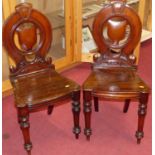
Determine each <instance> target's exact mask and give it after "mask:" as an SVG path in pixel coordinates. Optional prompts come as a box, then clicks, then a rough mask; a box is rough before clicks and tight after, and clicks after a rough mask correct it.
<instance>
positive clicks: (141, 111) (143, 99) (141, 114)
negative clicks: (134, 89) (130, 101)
mask: <svg viewBox="0 0 155 155" xmlns="http://www.w3.org/2000/svg"><path fill="white" fill-rule="evenodd" d="M148 95H149V94H148V93H141V94H140V98H139V108H138V130H137V131H136V138H137V143H138V144H140V142H141V139H142V138H143V137H144V132H143V127H144V120H145V116H146V111H147V103H148Z"/></svg>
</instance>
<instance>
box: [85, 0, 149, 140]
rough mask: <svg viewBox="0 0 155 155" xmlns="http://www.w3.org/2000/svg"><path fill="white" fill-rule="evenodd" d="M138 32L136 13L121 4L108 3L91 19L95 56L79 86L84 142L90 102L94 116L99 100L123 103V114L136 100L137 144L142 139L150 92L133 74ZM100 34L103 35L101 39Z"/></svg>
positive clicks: (139, 23) (88, 137)
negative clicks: (137, 104)
mask: <svg viewBox="0 0 155 155" xmlns="http://www.w3.org/2000/svg"><path fill="white" fill-rule="evenodd" d="M141 29H142V26H141V22H140V19H139V17H138V15H137V13H136V12H135V11H134V10H133V9H132V8H131V7H129V6H128V5H126V4H125V1H121V0H120V1H115V0H114V1H111V3H110V4H109V5H107V6H106V7H104V8H103V9H102V10H101V11H100V12H99V13H98V14H97V15H96V17H95V20H94V23H93V36H94V38H95V41H96V44H97V45H98V48H99V53H98V54H95V55H94V63H93V64H92V72H91V74H90V75H89V77H88V78H87V79H86V81H85V82H84V84H83V100H84V115H85V129H84V133H85V135H86V137H87V139H90V135H91V133H92V129H91V113H92V108H91V107H92V100H93V99H94V108H95V111H96V112H98V111H99V99H100V98H102V99H108V100H109V99H111V100H122V101H124V102H125V105H124V108H123V112H124V113H126V112H127V111H128V108H129V104H130V102H131V100H138V101H139V108H138V109H139V110H138V129H137V131H136V138H137V143H140V142H141V139H142V138H143V136H144V132H143V127H144V118H145V115H146V110H147V100H148V96H149V91H150V90H149V87H148V86H147V84H146V83H145V82H144V81H143V80H142V79H141V78H140V77H139V76H138V74H137V66H136V65H135V62H136V57H135V56H134V54H133V52H134V49H135V47H136V45H137V44H138V42H139V40H140V36H141ZM103 32H106V33H107V35H105V36H104V33H103ZM102 123H103V124H104V122H102ZM116 134H117V133H116Z"/></svg>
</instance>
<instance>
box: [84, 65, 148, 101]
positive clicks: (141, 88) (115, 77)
mask: <svg viewBox="0 0 155 155" xmlns="http://www.w3.org/2000/svg"><path fill="white" fill-rule="evenodd" d="M83 89H84V90H86V91H92V92H93V94H94V95H95V94H96V95H97V96H102V97H105V98H110V97H112V98H114V97H116V98H117V97H119V98H123V97H125V98H127V96H126V95H128V97H138V96H139V93H140V92H149V88H148V86H147V85H146V84H145V83H144V82H143V80H142V79H141V78H140V77H139V76H138V75H137V74H136V73H135V72H134V71H132V70H130V69H129V70H127V69H126V68H125V69H123V68H119V69H116V68H114V69H110V68H109V69H100V70H99V69H98V70H94V71H92V73H91V74H90V75H89V77H88V79H87V80H86V81H85V83H84V84H83ZM123 95H124V96H123Z"/></svg>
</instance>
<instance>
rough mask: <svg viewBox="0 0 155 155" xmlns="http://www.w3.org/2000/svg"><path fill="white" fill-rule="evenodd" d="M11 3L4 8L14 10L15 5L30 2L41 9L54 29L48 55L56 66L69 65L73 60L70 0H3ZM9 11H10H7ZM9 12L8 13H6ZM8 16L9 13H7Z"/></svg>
mask: <svg viewBox="0 0 155 155" xmlns="http://www.w3.org/2000/svg"><path fill="white" fill-rule="evenodd" d="M3 1H5V2H4V3H6V2H7V3H8V4H9V6H10V7H9V8H8V6H5V5H4V4H3V8H4V9H5V10H6V9H10V13H11V12H13V11H14V7H15V5H17V4H19V3H21V2H30V3H32V5H33V8H35V9H37V10H39V11H41V12H42V13H43V14H44V15H45V16H46V17H47V18H48V19H49V21H50V22H51V25H52V30H53V40H52V46H51V48H50V50H49V53H48V56H50V57H52V59H53V62H54V64H55V66H56V68H62V67H65V66H67V65H69V64H70V63H71V62H72V61H73V60H72V59H73V57H72V55H73V50H72V44H71V37H72V29H71V22H72V18H71V13H72V12H71V5H72V2H71V1H70V0H3ZM5 12H8V11H5ZM4 14H7V13H4ZM6 16H7V15H6Z"/></svg>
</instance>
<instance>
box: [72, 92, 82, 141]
mask: <svg viewBox="0 0 155 155" xmlns="http://www.w3.org/2000/svg"><path fill="white" fill-rule="evenodd" d="M72 100H73V102H72V112H73V119H74V128H73V133H74V134H75V138H76V139H78V138H79V134H80V132H81V128H80V125H79V116H80V91H74V92H73V94H72Z"/></svg>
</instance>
